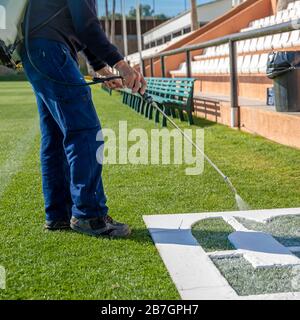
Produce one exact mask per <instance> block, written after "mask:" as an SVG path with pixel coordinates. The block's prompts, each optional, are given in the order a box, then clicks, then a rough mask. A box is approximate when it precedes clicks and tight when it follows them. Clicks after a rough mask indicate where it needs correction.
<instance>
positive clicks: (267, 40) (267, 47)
mask: <svg viewBox="0 0 300 320" xmlns="http://www.w3.org/2000/svg"><path fill="white" fill-rule="evenodd" d="M272 42H273V36H266V38H265V42H264V50H271V49H272Z"/></svg>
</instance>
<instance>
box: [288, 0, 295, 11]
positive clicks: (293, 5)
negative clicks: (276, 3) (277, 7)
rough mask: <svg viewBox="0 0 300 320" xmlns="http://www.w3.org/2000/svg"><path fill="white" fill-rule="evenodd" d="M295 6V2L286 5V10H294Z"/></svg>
mask: <svg viewBox="0 0 300 320" xmlns="http://www.w3.org/2000/svg"><path fill="white" fill-rule="evenodd" d="M295 5H296V3H295V2H291V3H289V4H288V7H287V9H288V10H291V9H294V7H295Z"/></svg>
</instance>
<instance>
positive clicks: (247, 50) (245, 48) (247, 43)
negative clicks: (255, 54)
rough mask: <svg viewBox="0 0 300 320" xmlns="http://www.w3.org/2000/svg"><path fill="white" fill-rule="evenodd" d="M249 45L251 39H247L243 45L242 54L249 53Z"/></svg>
mask: <svg viewBox="0 0 300 320" xmlns="http://www.w3.org/2000/svg"><path fill="white" fill-rule="evenodd" d="M250 45H251V39H247V40H246V41H245V45H244V48H243V53H246V52H249V51H250Z"/></svg>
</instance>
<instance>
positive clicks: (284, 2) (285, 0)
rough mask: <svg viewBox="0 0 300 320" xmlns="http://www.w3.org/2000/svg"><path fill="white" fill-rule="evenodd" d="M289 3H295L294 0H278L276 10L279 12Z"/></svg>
mask: <svg viewBox="0 0 300 320" xmlns="http://www.w3.org/2000/svg"><path fill="white" fill-rule="evenodd" d="M290 2H295V0H278V3H277V10H278V11H281V10H284V9H286V8H287V7H288V4H289V3H290Z"/></svg>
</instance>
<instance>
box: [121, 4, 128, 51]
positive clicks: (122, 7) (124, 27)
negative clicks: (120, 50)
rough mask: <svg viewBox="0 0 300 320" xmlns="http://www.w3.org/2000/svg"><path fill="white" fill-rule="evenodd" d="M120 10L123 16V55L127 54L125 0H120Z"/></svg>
mask: <svg viewBox="0 0 300 320" xmlns="http://www.w3.org/2000/svg"><path fill="white" fill-rule="evenodd" d="M121 10H122V17H123V41H124V55H125V57H127V56H128V39H127V20H126V8H125V0H121Z"/></svg>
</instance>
